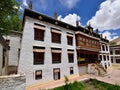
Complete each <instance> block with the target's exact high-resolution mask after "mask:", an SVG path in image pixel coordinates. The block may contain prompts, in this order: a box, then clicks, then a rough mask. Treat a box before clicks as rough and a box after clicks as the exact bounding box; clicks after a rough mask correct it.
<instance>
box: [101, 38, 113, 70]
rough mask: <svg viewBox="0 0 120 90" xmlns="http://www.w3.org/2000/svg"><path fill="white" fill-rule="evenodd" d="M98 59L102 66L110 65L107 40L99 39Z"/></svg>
mask: <svg viewBox="0 0 120 90" xmlns="http://www.w3.org/2000/svg"><path fill="white" fill-rule="evenodd" d="M99 60H100V61H101V64H102V66H103V67H104V68H108V67H110V66H111V57H110V48H109V42H107V41H104V40H100V51H99Z"/></svg>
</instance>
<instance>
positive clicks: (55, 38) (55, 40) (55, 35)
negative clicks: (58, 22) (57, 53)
mask: <svg viewBox="0 0 120 90" xmlns="http://www.w3.org/2000/svg"><path fill="white" fill-rule="evenodd" d="M52 42H53V43H61V34H58V33H54V32H52Z"/></svg>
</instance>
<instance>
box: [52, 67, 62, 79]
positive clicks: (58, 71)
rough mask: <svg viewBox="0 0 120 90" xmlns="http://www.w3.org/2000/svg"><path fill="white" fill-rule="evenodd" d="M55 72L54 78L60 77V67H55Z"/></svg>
mask: <svg viewBox="0 0 120 90" xmlns="http://www.w3.org/2000/svg"><path fill="white" fill-rule="evenodd" d="M53 73H54V80H58V79H60V69H59V68H55V69H54V70H53Z"/></svg>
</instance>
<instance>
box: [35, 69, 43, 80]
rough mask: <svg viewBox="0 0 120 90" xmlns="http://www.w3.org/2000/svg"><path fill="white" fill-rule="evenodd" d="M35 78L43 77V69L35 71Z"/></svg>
mask: <svg viewBox="0 0 120 90" xmlns="http://www.w3.org/2000/svg"><path fill="white" fill-rule="evenodd" d="M35 79H36V80H37V79H42V70H36V71H35Z"/></svg>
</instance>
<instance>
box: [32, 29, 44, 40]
mask: <svg viewBox="0 0 120 90" xmlns="http://www.w3.org/2000/svg"><path fill="white" fill-rule="evenodd" d="M34 39H35V40H39V41H44V30H40V29H37V28H34Z"/></svg>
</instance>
